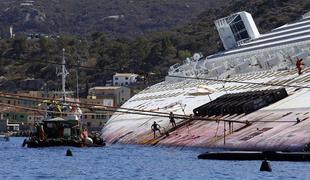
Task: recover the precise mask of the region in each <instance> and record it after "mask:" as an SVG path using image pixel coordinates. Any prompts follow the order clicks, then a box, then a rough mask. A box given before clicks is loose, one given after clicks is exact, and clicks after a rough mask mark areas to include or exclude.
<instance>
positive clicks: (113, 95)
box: [87, 86, 131, 107]
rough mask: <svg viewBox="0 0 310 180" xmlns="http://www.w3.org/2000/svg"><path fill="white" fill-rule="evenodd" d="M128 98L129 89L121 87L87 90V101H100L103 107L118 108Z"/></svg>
mask: <svg viewBox="0 0 310 180" xmlns="http://www.w3.org/2000/svg"><path fill="white" fill-rule="evenodd" d="M130 97H131V90H130V88H127V87H123V86H110V87H106V86H98V87H93V88H90V89H89V91H88V97H87V99H92V100H94V99H96V100H99V101H102V104H103V105H105V106H113V107H118V106H120V105H122V104H123V103H124V102H126V101H127V100H128V99H129V98H130Z"/></svg>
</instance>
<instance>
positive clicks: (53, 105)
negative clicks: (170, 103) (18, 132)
mask: <svg viewBox="0 0 310 180" xmlns="http://www.w3.org/2000/svg"><path fill="white" fill-rule="evenodd" d="M64 51H65V50H64V49H63V61H62V70H61V72H60V73H58V75H61V79H62V99H61V100H51V99H48V100H45V101H43V102H42V104H40V105H39V106H40V107H42V108H43V109H45V110H46V115H45V119H44V120H43V121H42V122H41V123H37V124H36V125H35V127H34V133H33V134H34V135H33V136H31V137H29V138H27V139H25V140H24V142H23V147H25V146H27V147H28V148H37V147H52V146H74V147H102V146H105V142H104V141H103V139H102V138H101V137H100V135H99V134H95V135H91V134H89V133H88V131H87V129H85V128H83V127H82V125H81V123H80V122H81V117H82V111H81V109H80V106H79V102H78V100H76V101H73V100H72V99H70V98H67V97H66V89H65V84H66V76H67V75H68V72H67V70H66V68H65V64H66V62H65V58H64Z"/></svg>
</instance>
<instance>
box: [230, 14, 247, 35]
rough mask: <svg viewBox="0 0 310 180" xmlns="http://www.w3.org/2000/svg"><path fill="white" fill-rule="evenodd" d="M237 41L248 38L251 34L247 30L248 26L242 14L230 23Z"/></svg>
mask: <svg viewBox="0 0 310 180" xmlns="http://www.w3.org/2000/svg"><path fill="white" fill-rule="evenodd" d="M229 26H230V28H231V30H232V32H233V34H234V37H235V39H236V41H240V40H243V39H248V38H249V34H248V32H247V30H246V27H245V25H244V23H243V21H242V19H241V16H240V15H238V16H237V17H236V18H235V19H234V20H233V21H232V22H231V23H230V24H229Z"/></svg>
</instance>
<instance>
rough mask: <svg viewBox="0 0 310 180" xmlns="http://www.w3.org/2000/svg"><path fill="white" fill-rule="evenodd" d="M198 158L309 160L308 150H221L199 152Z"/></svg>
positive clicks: (309, 153)
mask: <svg viewBox="0 0 310 180" xmlns="http://www.w3.org/2000/svg"><path fill="white" fill-rule="evenodd" d="M198 159H210V160H237V161H249V160H270V161H310V152H280V151H265V152H259V151H223V152H207V153H203V154H200V155H199V156H198Z"/></svg>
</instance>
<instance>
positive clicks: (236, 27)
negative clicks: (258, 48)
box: [215, 11, 260, 50]
mask: <svg viewBox="0 0 310 180" xmlns="http://www.w3.org/2000/svg"><path fill="white" fill-rule="evenodd" d="M215 25H216V28H217V30H218V32H219V35H220V38H221V40H222V42H223V45H224V48H225V49H226V50H228V49H232V48H236V47H238V45H239V44H242V43H243V42H244V41H246V40H250V39H256V38H259V36H260V34H259V32H258V29H257V27H256V25H255V22H254V20H253V18H252V15H251V14H250V13H247V12H245V11H242V12H238V13H235V14H232V15H230V16H228V17H224V18H221V19H218V20H216V21H215Z"/></svg>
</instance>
